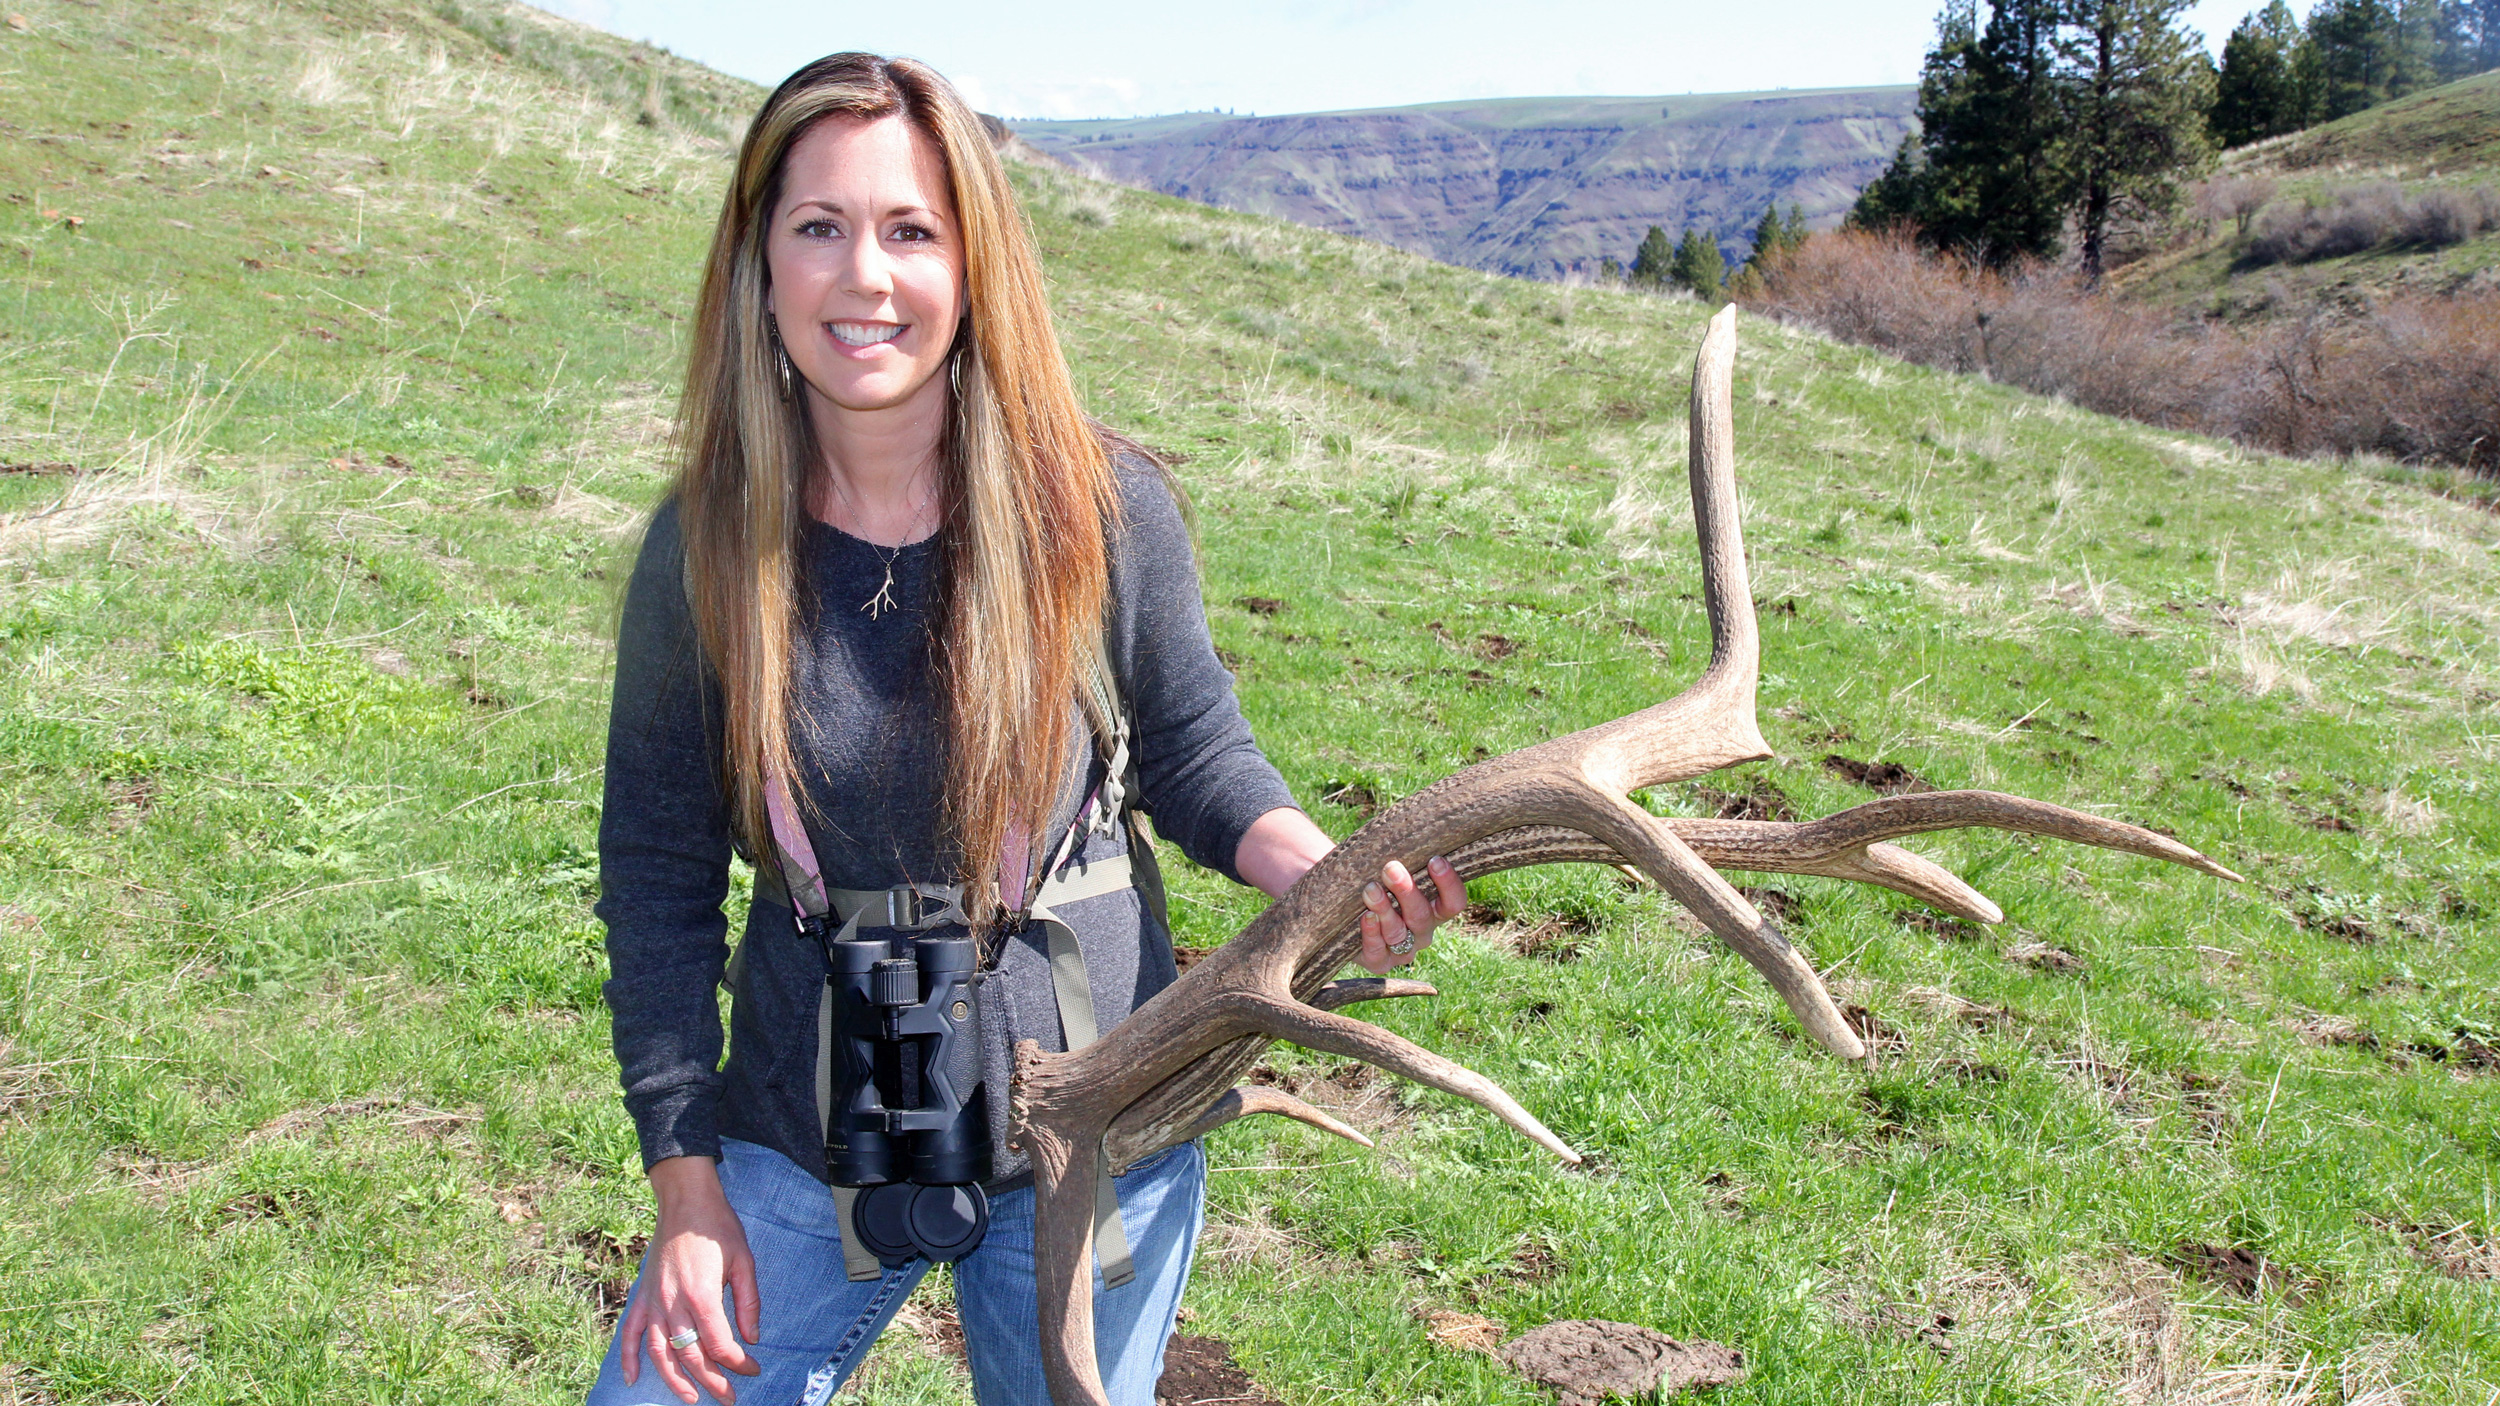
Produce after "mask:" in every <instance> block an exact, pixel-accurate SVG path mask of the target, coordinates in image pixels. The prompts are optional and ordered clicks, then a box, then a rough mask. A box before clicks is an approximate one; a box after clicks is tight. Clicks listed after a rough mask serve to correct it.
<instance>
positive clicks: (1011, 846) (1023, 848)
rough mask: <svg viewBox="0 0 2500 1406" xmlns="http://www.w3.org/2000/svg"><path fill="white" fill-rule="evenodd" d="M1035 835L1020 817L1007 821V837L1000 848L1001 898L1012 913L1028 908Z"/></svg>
mask: <svg viewBox="0 0 2500 1406" xmlns="http://www.w3.org/2000/svg"><path fill="white" fill-rule="evenodd" d="M1032 865H1033V836H1032V834H1031V833H1030V832H1029V831H1027V830H1026V829H1025V828H1024V823H1023V822H1022V821H1018V820H1010V821H1008V822H1007V836H1006V838H1005V839H1004V840H1003V841H1002V842H1001V843H1000V845H999V849H998V901H999V903H1000V904H1002V905H1004V906H1005V907H1006V908H1007V909H1008V910H1009V911H1010V912H1017V913H1021V912H1023V911H1024V892H1025V883H1026V881H1027V880H1029V879H1030V878H1031V877H1032Z"/></svg>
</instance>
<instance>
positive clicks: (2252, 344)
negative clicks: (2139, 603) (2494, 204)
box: [1750, 196, 2500, 474]
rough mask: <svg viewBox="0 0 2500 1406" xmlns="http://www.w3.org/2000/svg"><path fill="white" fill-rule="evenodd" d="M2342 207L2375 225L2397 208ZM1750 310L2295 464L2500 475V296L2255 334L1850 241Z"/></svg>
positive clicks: (1810, 251)
mask: <svg viewBox="0 0 2500 1406" xmlns="http://www.w3.org/2000/svg"><path fill="white" fill-rule="evenodd" d="M2459 198H2460V199H2462V200H2467V201H2471V200H2473V199H2475V198H2476V197H2473V196H2460V197H2459ZM2426 204H2427V202H2407V203H2406V206H2405V207H2404V208H2411V209H2419V208H2423V207H2425V206H2426ZM2340 208H2342V209H2343V210H2345V211H2347V212H2350V213H2349V218H2350V219H2352V220H2354V221H2355V222H2357V223H2361V224H2367V223H2368V222H2369V221H2371V220H2373V219H2376V218H2378V217H2379V216H2380V215H2381V214H2384V213H2386V212H2387V211H2388V210H2389V209H2391V208H2396V207H2390V206H2385V205H2381V204H2379V203H2377V202H2376V200H2375V198H2373V199H2364V200H2356V201H2353V202H2347V203H2345V204H2344V205H2343V206H2341V207H2340ZM2447 208H2448V207H2443V212H2442V213H2440V214H2439V215H2438V216H2437V218H2443V219H2444V218H2449V217H2450V216H2449V214H2448V213H2446V209H2447ZM2469 213H2471V214H2472V215H2473V216H2474V217H2475V218H2476V219H2478V220H2479V219H2480V218H2481V216H2482V212H2481V210H2480V208H2479V207H2474V208H2471V209H2470V210H2469ZM2390 227H2391V228H2393V226H2390ZM2385 237H2387V236H2384V235H2382V236H2381V238H2385ZM1750 301H1751V302H1752V304H1753V306H1754V307H1755V308H1756V309H1757V310H1759V311H1762V312H1765V313H1769V314H1771V315H1773V316H1775V317H1779V318H1782V319H1784V320H1788V321H1792V322H1797V323H1802V324H1805V325H1808V326H1812V327H1816V328H1819V329H1821V330H1822V331H1824V332H1826V333H1828V334H1830V335H1831V336H1834V337H1837V338H1839V339H1841V340H1843V341H1849V342H1856V343H1859V344H1860V345H1864V346H1873V347H1880V348H1882V349H1884V350H1886V351H1889V352H1892V353H1894V354H1896V355H1899V356H1901V357H1903V358H1905V359H1907V360H1910V361H1917V362H1922V363H1924V364H1926V365H1929V366H1936V367H1942V368H1945V369H1947V370H1953V371H1966V372H1978V373H1981V374H1984V375H1987V376H1989V377H1991V378H1993V379H1995V380H1999V381H2004V382H2006V383H2008V384H2011V385H2018V386H2022V387H2024V388H2026V389H2029V390H2034V391H2038V392H2041V393H2043V394H2047V395H2055V396H2060V397H2063V398H2065V399H2067V400H2070V401H2072V402H2073V403H2075V404H2077V405H2080V406H2083V407H2085V408H2087V409H2091V410H2098V411H2101V412H2103V413H2106V414H2111V415H2123V416H2126V417H2128V418H2130V419H2135V420H2141V421H2144V422H2146V423H2148V424H2155V425H2161V426H2164V427H2166V428H2172V429H2180V430H2188V431H2194V432H2198V433H2204V434H2213V435H2221V436H2226V437H2229V438H2232V439H2237V440H2240V441H2242V442H2244V443H2248V444H2251V445H2255V446H2258V447H2261V448H2265V449H2271V450H2276V451H2279V452H2283V453H2291V454H2321V453H2357V452H2369V453H2376V454H2384V455H2387V456H2389V457H2391V458H2395V459H2399V460H2404V461H2408V462H2422V461H2438V462H2444V463H2450V464H2456V465H2460V466H2463V467H2465V468H2469V469H2473V470H2475V471H2477V472H2480V473H2486V474H2492V473H2500V294H2495V293H2473V294H2463V295H2457V296H2453V297H2439V296H2428V295H2408V296H2400V297H2396V298H2391V299H2389V300H2387V301H2385V302H2383V303H2381V304H2379V305H2378V306H2376V307H2375V308H2373V309H2371V310H2370V311H2368V312H2366V313H2363V314H2361V315H2359V316H2357V317H2354V318H2352V319H2350V320H2348V321H2344V322H2341V323H2334V324H2330V323H2328V322H2327V321H2325V320H2323V319H2321V318H2315V317H2313V318H2310V319H2308V320H2305V321H2299V322H2285V323H2277V324H2274V325H2271V326H2268V327H2262V328H2256V329H2252V330H2247V331H2241V330H2236V329H2233V328H2231V327H2229V326H2226V325H2223V324H2219V323H2206V322H2201V321H2195V320H2179V319H2174V318H2172V317H2170V316H2168V315H2166V314H2163V313H2161V312H2158V311H2156V310H2154V309H2151V308H2147V307H2143V306H2140V305H2137V304H2132V303H2127V302H2124V301H2121V300H2120V299H2118V298H2115V297H2112V296H2109V295H2107V294H2103V293H2096V292H2094V291H2092V290H2091V289H2090V288H2088V287H2087V286H2085V285H2084V284H2083V283H2082V282H2081V281H2080V280H2079V279H2077V278H2076V277H2074V276H2073V275H2071V274H2068V273H2064V272H2061V271H2058V270H2055V269H2050V268H2044V267H2036V266H2035V267H2030V268H2019V269H2016V270H2014V271H2013V272H2011V273H2009V274H2005V275H1999V274H1995V273H1991V272H1989V271H1987V270H1985V269H1982V268H1977V267H1974V266H1972V265H1970V264H1967V263H1964V262H1961V261H1959V260H1955V259H1952V258H1949V257H1945V256H1940V255H1937V254H1935V253H1933V252H1931V251H1928V250H1924V249H1922V248H1920V247H1919V245H1918V244H1917V242H1916V240H1915V239H1913V238H1911V237H1910V236H1908V235H1906V234H1902V233H1898V232H1882V233H1865V232H1857V231H1843V232H1841V233H1837V234H1823V235H1816V236H1815V237H1814V238H1812V239H1810V240H1808V241H1806V243H1805V244H1804V245H1803V246H1802V247H1800V248H1798V249H1796V250H1794V251H1791V252H1790V253H1788V254H1787V255H1785V256H1784V257H1782V258H1781V259H1779V260H1777V261H1775V262H1774V263H1773V264H1772V265H1771V267H1769V268H1768V269H1766V270H1765V278H1764V281H1763V284H1762V287H1761V290H1760V292H1759V293H1758V294H1757V295H1755V296H1754V297H1753V298H1752V299H1751V300H1750Z"/></svg>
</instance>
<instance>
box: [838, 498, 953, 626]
mask: <svg viewBox="0 0 2500 1406" xmlns="http://www.w3.org/2000/svg"><path fill="white" fill-rule="evenodd" d="M830 487H831V488H832V491H833V498H834V501H835V502H837V503H844V504H846V505H847V502H848V499H849V496H850V495H849V494H848V493H846V492H845V491H844V485H843V482H842V479H841V478H840V477H839V476H836V477H835V478H834V479H833V480H832V482H831V484H830ZM935 496H936V486H935V485H934V484H929V485H925V486H924V488H923V496H922V497H921V499H920V501H919V502H918V503H916V504H914V505H913V507H912V510H911V522H910V523H909V524H907V525H906V526H905V528H904V531H903V536H904V539H905V540H903V541H900V542H897V543H895V544H894V545H893V546H892V547H880V546H878V545H877V544H876V543H875V542H873V541H870V540H869V538H868V537H867V536H866V535H865V534H864V533H862V534H858V535H859V540H860V541H862V542H864V543H867V546H868V550H869V551H871V552H874V553H876V554H877V556H878V558H879V560H881V561H882V562H883V563H884V565H885V579H884V580H883V581H880V582H879V583H877V592H876V594H875V595H872V596H870V597H869V598H868V599H866V600H865V601H862V602H860V607H859V608H860V609H862V610H864V611H867V612H868V618H869V619H871V620H878V619H882V618H884V616H885V613H886V612H887V611H889V610H892V609H894V608H895V606H896V602H895V599H894V563H895V562H897V561H899V560H901V558H902V555H903V549H904V548H905V547H908V546H910V545H911V540H910V539H911V530H912V528H913V527H915V526H917V525H918V523H919V521H920V516H921V514H923V513H925V512H927V511H928V510H929V505H930V503H931V501H932V500H933V499H934V498H935ZM860 525H861V526H862V527H865V526H866V524H865V523H864V522H863V523H861V524H860Z"/></svg>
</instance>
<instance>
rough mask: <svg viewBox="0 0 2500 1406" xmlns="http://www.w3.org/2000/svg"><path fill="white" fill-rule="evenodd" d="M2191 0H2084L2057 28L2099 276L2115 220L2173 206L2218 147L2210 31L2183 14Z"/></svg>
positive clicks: (2083, 218) (2088, 249)
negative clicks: (2211, 129) (2185, 21)
mask: <svg viewBox="0 0 2500 1406" xmlns="http://www.w3.org/2000/svg"><path fill="white" fill-rule="evenodd" d="M2192 2H2193V0H2077V3H2075V5H2074V9H2073V11H2072V15H2073V22H2072V23H2071V24H2070V25H2069V26H2068V27H2066V28H2065V29H2064V31H2063V32H2062V33H2061V34H2060V36H2059V39H2058V42H2057V55H2058V82H2057V91H2058V93H2059V94H2060V96H2061V98H2062V99H2063V101H2064V105H2065V108H2066V114H2067V117H2068V119H2069V120H2068V121H2067V123H2066V124H2065V131H2066V137H2067V140H2066V142H2065V144H2064V145H2065V151H2064V153H2063V154H2064V156H2065V159H2066V164H2067V166H2068V169H2069V171H2070V173H2071V178H2072V181H2073V191H2074V195H2073V212H2074V219H2075V224H2076V227H2077V229H2078V230H2079V232H2080V233H2081V235H2082V245H2083V247H2082V250H2081V255H2082V262H2083V272H2084V276H2085V277H2087V278H2098V277H2100V276H2101V270H2102V268H2103V266H2104V265H2105V263H2106V262H2107V258H2108V243H2109V228H2110V225H2111V223H2112V222H2113V221H2116V220H2120V219H2130V218H2143V217H2147V216H2155V215H2162V214H2167V213H2168V212H2169V211H2171V210H2172V209H2175V208H2176V207H2177V205H2178V202H2179V194H2180V183H2181V181H2182V179H2183V178H2184V177H2185V176H2187V175H2189V174H2192V173H2193V172H2195V171H2196V170H2198V169H2200V168H2201V167H2203V166H2204V164H2205V163H2206V161H2207V160H2209V159H2210V158H2211V156H2212V154H2213V150H2212V146H2211V143H2210V141H2209V139H2208V137H2207V135H2206V126H2205V115H2206V112H2207V111H2208V110H2209V109H2210V108H2211V107H2212V106H2213V92H2214V72H2213V66H2212V63H2211V61H2210V60H2208V59H2207V58H2206V57H2205V40H2204V36H2202V35H2200V34H2198V33H2197V32H2196V31H2194V30H2192V29H2189V28H2187V27H2185V26H2184V25H2182V24H2181V23H2180V16H2181V15H2182V14H2183V13H2184V12H2185V11H2186V10H2187V9H2188V7H2189V5H2190V4H2191V3H2192Z"/></svg>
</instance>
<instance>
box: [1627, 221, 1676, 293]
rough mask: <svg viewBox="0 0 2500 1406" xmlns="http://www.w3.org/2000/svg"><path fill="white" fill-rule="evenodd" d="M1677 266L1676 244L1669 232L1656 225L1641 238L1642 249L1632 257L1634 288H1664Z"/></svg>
mask: <svg viewBox="0 0 2500 1406" xmlns="http://www.w3.org/2000/svg"><path fill="white" fill-rule="evenodd" d="M1674 265H1675V244H1674V242H1673V241H1671V240H1669V239H1668V238H1667V232H1666V231H1665V230H1663V229H1661V228H1659V227H1658V226H1656V225H1651V226H1650V227H1649V233H1647V234H1645V235H1642V236H1641V247H1640V248H1639V250H1637V251H1636V252H1634V254H1633V255H1632V286H1633V287H1635V288H1664V287H1666V286H1667V277H1668V274H1669V272H1670V270H1672V269H1673V267H1674Z"/></svg>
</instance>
